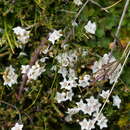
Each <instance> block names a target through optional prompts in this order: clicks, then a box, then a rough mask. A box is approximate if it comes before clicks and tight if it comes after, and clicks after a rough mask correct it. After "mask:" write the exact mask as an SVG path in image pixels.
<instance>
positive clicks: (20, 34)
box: [13, 26, 30, 44]
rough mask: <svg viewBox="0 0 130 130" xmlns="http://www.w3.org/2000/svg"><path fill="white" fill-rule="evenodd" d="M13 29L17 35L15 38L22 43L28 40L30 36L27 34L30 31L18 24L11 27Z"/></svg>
mask: <svg viewBox="0 0 130 130" xmlns="http://www.w3.org/2000/svg"><path fill="white" fill-rule="evenodd" d="M13 31H14V33H15V34H16V35H17V38H18V40H19V41H20V42H22V43H23V44H25V43H27V42H28V40H29V37H30V36H29V33H30V31H26V29H24V28H22V27H19V26H18V27H15V28H13Z"/></svg>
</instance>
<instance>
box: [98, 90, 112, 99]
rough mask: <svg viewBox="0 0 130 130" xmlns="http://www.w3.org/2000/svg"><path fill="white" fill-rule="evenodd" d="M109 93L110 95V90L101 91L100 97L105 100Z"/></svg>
mask: <svg viewBox="0 0 130 130" xmlns="http://www.w3.org/2000/svg"><path fill="white" fill-rule="evenodd" d="M109 93H110V90H107V91H104V90H102V93H101V94H100V96H101V97H102V98H104V99H106V98H107V97H108V95H109Z"/></svg>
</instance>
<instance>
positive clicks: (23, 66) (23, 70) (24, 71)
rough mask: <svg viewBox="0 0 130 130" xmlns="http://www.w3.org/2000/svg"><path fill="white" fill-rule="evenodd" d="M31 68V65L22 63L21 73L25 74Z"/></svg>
mask: <svg viewBox="0 0 130 130" xmlns="http://www.w3.org/2000/svg"><path fill="white" fill-rule="evenodd" d="M28 70H29V65H22V66H21V73H22V74H25V73H27V71H28Z"/></svg>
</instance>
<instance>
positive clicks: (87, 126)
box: [79, 118, 95, 130]
mask: <svg viewBox="0 0 130 130" xmlns="http://www.w3.org/2000/svg"><path fill="white" fill-rule="evenodd" d="M79 124H80V126H81V130H91V129H94V128H95V126H94V125H93V120H88V121H87V120H86V119H85V118H84V119H83V121H81V122H79Z"/></svg>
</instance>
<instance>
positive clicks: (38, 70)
mask: <svg viewBox="0 0 130 130" xmlns="http://www.w3.org/2000/svg"><path fill="white" fill-rule="evenodd" d="M21 70H22V72H21V73H23V74H25V73H27V76H28V79H29V80H31V79H33V80H37V78H38V77H39V76H40V75H41V74H42V73H43V72H45V66H43V67H41V66H40V65H39V64H38V62H36V63H35V65H33V66H32V67H29V65H22V68H21Z"/></svg>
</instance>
